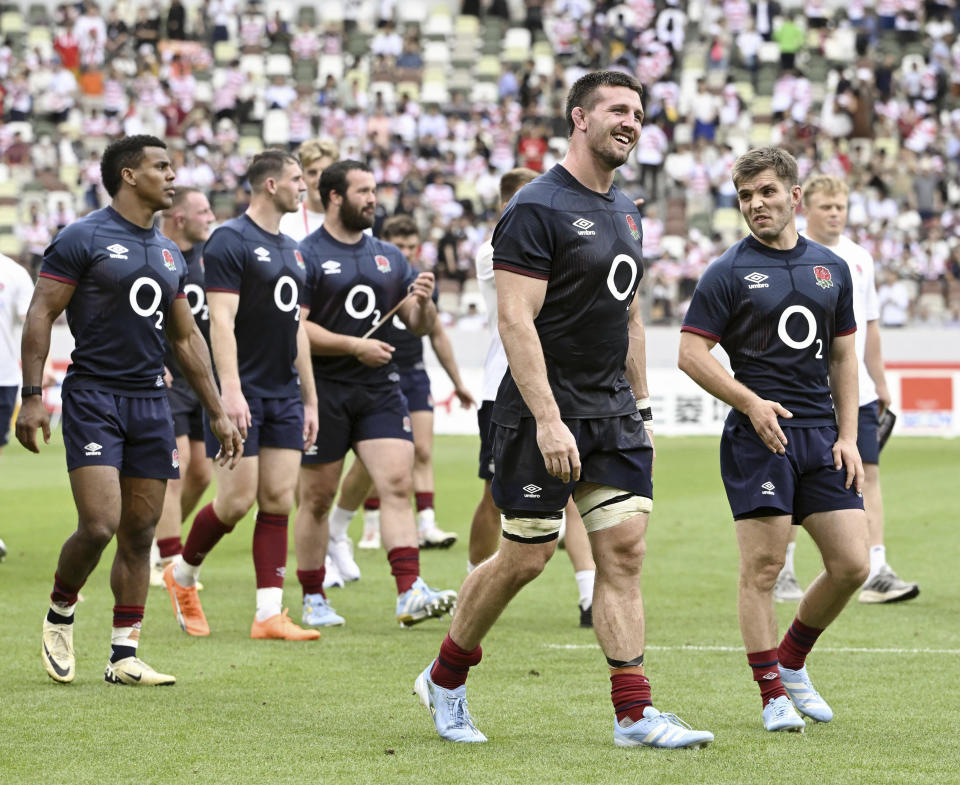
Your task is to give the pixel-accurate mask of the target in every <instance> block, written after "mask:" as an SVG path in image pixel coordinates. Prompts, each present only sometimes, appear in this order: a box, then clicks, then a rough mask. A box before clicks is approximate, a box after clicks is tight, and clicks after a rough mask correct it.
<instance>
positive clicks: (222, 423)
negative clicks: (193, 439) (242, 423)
mask: <svg viewBox="0 0 960 785" xmlns="http://www.w3.org/2000/svg"><path fill="white" fill-rule="evenodd" d="M210 430H211V431H213V435H214V436H216V437H217V441H218V442H220V449H219V450H218V451H217V457H216V458H214V461H216V462H217V464H219V465H220V466H227V467H228V468H230V469H232V468H233V467H234V466H236V465H237V463H239V461H240V458H242V457H243V437H241V436H240V429H239V428H237V426H236V425H235V424H234V421H233V418H231V417H230V416H229V415H228V414H227V413H226V412H225V411H224V412H223V413H222V414H220V415H218V416H217V417H211V418H210Z"/></svg>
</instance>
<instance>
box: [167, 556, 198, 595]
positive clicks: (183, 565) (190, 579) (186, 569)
mask: <svg viewBox="0 0 960 785" xmlns="http://www.w3.org/2000/svg"><path fill="white" fill-rule="evenodd" d="M200 566H201V565H199V564H198V565H196V566H194V565H192V564H187V562H185V561H184V560H183V559H182V558H180V559H177V561H176V562H175V563H174V565H173V579H174V580H175V581H176V582H177V583H179V584H180V585H181V586H183V587H184V588H187V589H189V588H190V587H192V586H196V585H197V576H198V575H199V574H200Z"/></svg>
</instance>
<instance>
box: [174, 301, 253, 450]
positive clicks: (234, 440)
mask: <svg viewBox="0 0 960 785" xmlns="http://www.w3.org/2000/svg"><path fill="white" fill-rule="evenodd" d="M167 340H168V341H169V342H170V348H171V349H172V350H173V353H174V355H175V356H176V358H177V363H178V364H179V366H180V369H181V370H182V371H183V375H184V377H185V378H186V380H187V381H188V382H189V383H190V386H191V387H192V388H193V389H194V392H196V394H197V397H198V398H199V399H200V403H201V404H202V405H203V408H204V409H206V410H207V414H208V415H209V416H210V429H211V430H212V431H213V433H214V434H215V435H216V437H217V440H218V441H219V442H220V454H219V455H218V456H217V459H218V460H219V461H220V464H221V465H224V464H227V463H229V465H230V468H231V469H232V468H233V467H234V466H236V465H237V461H239V460H240V457H241V455H243V440H242V439H241V437H240V431H239V430H237V427H236V426H235V425H234V424H233V421H232V420H231V419H230V417H229V416H228V415H227V411H226V409H225V408H224V405H223V400H222V399H221V398H220V393H219V391H218V390H217V383H216V381H215V380H214V378H213V366H212V365H211V363H210V351H209V350H208V349H207V343H206V341H204V340H203V335H201V334H200V330H199V328H198V327H197V323H196V322H195V321H194V318H193V313H191V311H190V305H189V304H188V303H187V300H186V298H184V297H178V298H177V299H176V300H174V301H173V305H172V306H171V307H170V314H169V318H168V319H167Z"/></svg>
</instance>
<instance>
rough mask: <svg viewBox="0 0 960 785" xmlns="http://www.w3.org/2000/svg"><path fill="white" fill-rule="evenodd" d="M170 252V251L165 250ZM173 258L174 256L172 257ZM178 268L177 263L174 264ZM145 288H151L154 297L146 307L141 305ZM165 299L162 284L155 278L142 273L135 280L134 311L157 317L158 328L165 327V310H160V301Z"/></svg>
mask: <svg viewBox="0 0 960 785" xmlns="http://www.w3.org/2000/svg"><path fill="white" fill-rule="evenodd" d="M165 252H166V253H170V252H169V251H165ZM170 258H171V259H172V258H173V257H172V256H171V257H170ZM174 269H176V265H174ZM144 289H149V290H150V292H151V294H152V295H153V297H152V298H151V300H150V305H148V306H147V307H146V308H144V307H143V306H142V305H140V292H142V291H143V290H144ZM162 299H163V293H162V291H161V290H160V284H158V283H157V282H156V281H154V280H153V278H147V276H145V275H142V276H140V277H139V278H137V280H136V281H134V282H133V285H132V286H131V287H130V307H131V308H133V312H134V313H135V314H137V316H144V317H147V318H150V317H152V316H154V315H155V316H156V317H157V321H156V323H155V324H154V325H153V326H154V327H156V328H157V329H158V330H160V329H162V328H163V311H161V310H158V309H159V308H160V301H161V300H162Z"/></svg>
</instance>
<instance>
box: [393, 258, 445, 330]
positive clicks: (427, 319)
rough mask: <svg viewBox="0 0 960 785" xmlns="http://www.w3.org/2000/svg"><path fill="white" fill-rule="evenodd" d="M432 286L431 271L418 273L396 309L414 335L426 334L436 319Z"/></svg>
mask: <svg viewBox="0 0 960 785" xmlns="http://www.w3.org/2000/svg"><path fill="white" fill-rule="evenodd" d="M433 286H434V281H433V273H420V275H418V276H417V277H416V279H415V280H414V282H413V283H412V284H410V290H409V293H408V295H407V298H406V299H405V301H404V302H403V304H402V305H401V306H400V309H399V310H398V311H397V315H398V316H399V317H400V319H401V321H402V322H403V323H404V324H405V325H407V329H408V330H410V332H412V333H413V334H414V335H427V334H428V333H429V332H430V330H431V328H432V327H433V323H434V322H435V321H436V320H437V306H436V305H434V304H433Z"/></svg>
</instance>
